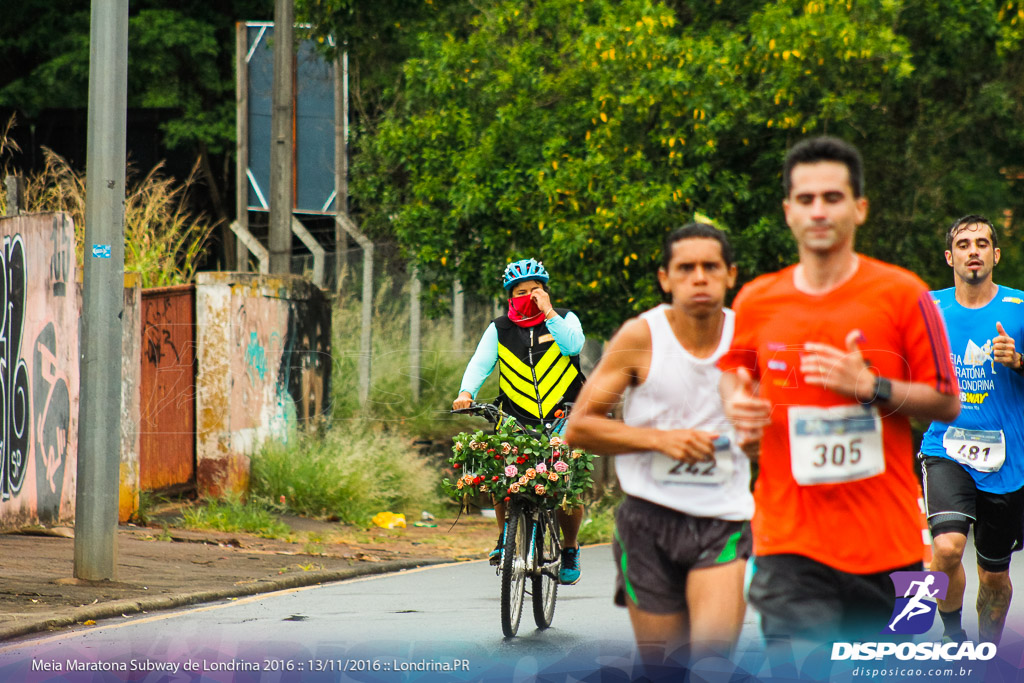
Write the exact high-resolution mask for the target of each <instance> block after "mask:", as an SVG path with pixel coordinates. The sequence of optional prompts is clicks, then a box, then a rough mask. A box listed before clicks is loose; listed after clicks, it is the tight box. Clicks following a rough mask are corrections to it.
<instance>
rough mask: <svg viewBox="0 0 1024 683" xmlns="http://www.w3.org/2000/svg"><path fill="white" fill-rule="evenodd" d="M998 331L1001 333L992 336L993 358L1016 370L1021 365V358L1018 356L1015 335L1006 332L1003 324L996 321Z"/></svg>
mask: <svg viewBox="0 0 1024 683" xmlns="http://www.w3.org/2000/svg"><path fill="white" fill-rule="evenodd" d="M996 332H998V333H999V334H998V335H997V336H995V337H993V338H992V360H994V361H995V362H997V363H1002V364H1003V365H1005V366H1006V367H1008V368H1011V369H1013V370H1016V369H1017V368H1018V367H1020V358H1019V357H1018V356H1017V348H1016V343H1015V342H1014V341H1013V337H1011V336H1010V335H1008V334H1006V330H1005V329H1003V324H1002V323H999V322H997V323H996Z"/></svg>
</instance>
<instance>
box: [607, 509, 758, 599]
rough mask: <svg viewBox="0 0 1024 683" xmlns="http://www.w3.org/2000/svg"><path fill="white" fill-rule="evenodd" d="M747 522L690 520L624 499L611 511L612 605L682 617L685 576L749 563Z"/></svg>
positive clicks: (691, 518)
mask: <svg viewBox="0 0 1024 683" xmlns="http://www.w3.org/2000/svg"><path fill="white" fill-rule="evenodd" d="M751 546H752V541H751V536H750V523H749V522H732V521H727V520H724V519H715V518H710V517H692V516H690V515H687V514H685V513H682V512H677V511H676V510H670V509H669V508H666V507H662V506H661V505H655V504H654V503H651V502H649V501H646V500H643V499H642V498H636V497H633V496H626V499H625V500H624V501H623V502H622V504H621V505H619V508H618V510H616V511H615V538H614V540H613V541H612V552H613V553H614V555H615V561H616V564H617V565H618V575H617V577H616V582H615V604H617V605H620V606H624V605H625V604H626V596H629V599H630V600H631V601H632V602H633V603H634V604H635V605H636V606H637V607H639V608H640V609H642V610H644V611H645V612H653V613H657V614H674V613H677V612H684V611H686V575H687V573H688V572H690V571H691V570H693V569H703V568H705V567H712V566H714V565H718V564H726V563H728V562H732V561H734V560H744V561H745V560H746V559H747V558H748V557H750V552H751Z"/></svg>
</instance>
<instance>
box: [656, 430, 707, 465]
mask: <svg viewBox="0 0 1024 683" xmlns="http://www.w3.org/2000/svg"><path fill="white" fill-rule="evenodd" d="M717 438H718V434H717V433H715V432H705V431H701V430H699V429H667V430H665V431H662V432H659V433H658V450H659V451H661V452H662V453H664V454H665V455H667V456H668V457H670V458H672V459H673V460H682V461H683V462H706V461H708V460H714V454H715V446H714V441H715V439H717Z"/></svg>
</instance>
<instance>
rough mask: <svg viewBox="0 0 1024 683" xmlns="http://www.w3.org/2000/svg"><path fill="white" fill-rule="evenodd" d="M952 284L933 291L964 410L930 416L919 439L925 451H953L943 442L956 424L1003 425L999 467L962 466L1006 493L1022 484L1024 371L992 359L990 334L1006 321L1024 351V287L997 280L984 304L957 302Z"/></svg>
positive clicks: (987, 487)
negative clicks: (952, 416) (942, 417)
mask: <svg viewBox="0 0 1024 683" xmlns="http://www.w3.org/2000/svg"><path fill="white" fill-rule="evenodd" d="M954 291H955V290H954V288H952V287H950V288H949V289H942V290H939V291H936V292H932V299H933V300H934V301H935V305H936V306H937V307H938V308H939V310H940V311H941V312H942V317H943V318H945V321H946V330H947V332H948V333H949V348H950V351H951V355H952V360H953V365H954V367H955V368H956V375H957V379H958V380H959V382H960V416H959V417H958V418H957V419H956V420H955V421H954V422H951V423H947V422H932V424H931V426H930V427H929V428H928V431H926V432H925V434H924V439H923V440H922V441H921V452H922V453H924V454H925V455H935V456H941V457H950V456H949V455H948V454H947V452H946V449H945V447H944V446H943V436H944V435H945V434H946V429H947V428H948V427H949V426H950V425H952V426H954V427H961V428H963V429H967V430H985V431H998V430H1002V431H1003V434H1004V435H1005V439H1006V462H1005V463H1004V464H1003V466H1002V467H1001V468H1000V469H999V470H997V471H995V472H980V471H978V470H976V469H974V468H972V467H967V466H964V469H966V470H967V471H968V472H970V473H971V476H973V477H974V480H975V482H976V483H977V486H978V488H979V489H981V490H982V491H988V492H990V493H1008V492H1010V491H1016V490H1017V489H1019V488H1021V487H1022V486H1024V377H1022V376H1021V375H1020V374H1018V373H1017V372H1016V371H1014V370H1011V369H1010V368H1008V367H1006V366H1005V365H1001V364H1000V363H996V362H995V361H993V360H992V339H993V338H994V337H995V336H996V335H997V334H998V332H997V331H996V323H997V322H999V323H1002V325H1003V329H1004V330H1006V333H1007V334H1008V335H1010V336H1011V337H1013V339H1014V342H1015V344H1016V350H1017V351H1018V352H1024V292H1021V291H1020V290H1017V289H1011V288H1009V287H1003V286H1002V285H1000V286H999V291H998V292H997V293H996V296H995V297H994V298H993V299H992V301H990V302H989V303H987V304H986V305H985V306H983V307H981V308H965V307H963V306H961V305H960V304H958V303H957V301H956V297H955V296H954Z"/></svg>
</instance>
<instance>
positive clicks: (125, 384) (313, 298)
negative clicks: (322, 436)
mask: <svg viewBox="0 0 1024 683" xmlns="http://www.w3.org/2000/svg"><path fill="white" fill-rule="evenodd" d="M74 244H75V237H74V226H73V225H72V223H71V219H70V218H69V217H68V216H66V215H65V214H24V215H20V216H15V217H9V218H0V304H2V309H0V530H2V529H10V528H15V527H18V526H22V525H25V524H39V523H42V524H54V523H58V522H69V521H72V520H73V519H74V513H75V485H76V478H77V469H78V411H79V383H80V375H79V335H80V330H79V323H80V318H81V310H82V303H81V283H80V282H79V279H80V274H79V273H77V272H76V266H75V254H74ZM123 320H124V335H123V338H122V346H121V349H122V368H121V386H122V391H121V405H120V411H121V466H120V481H119V506H118V517H119V519H120V521H122V522H124V521H127V520H128V519H129V518H130V517H131V516H132V515H133V514H134V513H135V512H136V511H137V510H138V506H139V494H140V486H139V451H140V432H139V427H140V412H139V411H140V405H141V397H140V379H141V368H142V362H141V361H142V356H141V354H142V337H141V288H140V282H139V279H138V277H137V276H135V275H132V274H128V275H126V277H125V290H124V311H123ZM196 323H197V331H196V334H197V337H198V339H197V347H198V349H197V360H198V377H197V383H196V422H197V434H196V483H197V486H198V489H199V492H200V494H202V495H222V494H225V493H244V492H245V491H246V488H247V486H248V479H249V456H250V455H251V454H253V453H254V452H255V451H256V450H257V449H258V448H259V446H260V445H261V444H262V443H263V442H264V441H265V440H266V439H269V438H273V439H278V440H281V441H285V440H287V439H288V438H289V435H290V434H291V433H292V431H293V430H294V428H295V427H296V426H297V425H300V424H302V423H304V422H306V421H307V420H311V419H314V418H316V417H317V416H318V415H320V414H322V413H323V412H324V411H325V410H326V409H327V398H328V397H329V395H330V386H329V383H330V376H331V361H330V339H331V311H330V305H329V303H328V302H327V300H326V299H325V297H324V296H323V294H322V292H321V291H320V290H319V289H318V288H317V287H315V286H313V285H311V284H310V283H309V282H308V281H306V280H304V279H303V278H301V277H298V276H266V275H257V274H250V273H202V274H200V276H199V283H198V287H197V291H196Z"/></svg>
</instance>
